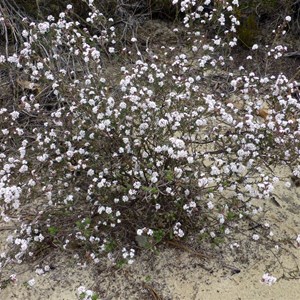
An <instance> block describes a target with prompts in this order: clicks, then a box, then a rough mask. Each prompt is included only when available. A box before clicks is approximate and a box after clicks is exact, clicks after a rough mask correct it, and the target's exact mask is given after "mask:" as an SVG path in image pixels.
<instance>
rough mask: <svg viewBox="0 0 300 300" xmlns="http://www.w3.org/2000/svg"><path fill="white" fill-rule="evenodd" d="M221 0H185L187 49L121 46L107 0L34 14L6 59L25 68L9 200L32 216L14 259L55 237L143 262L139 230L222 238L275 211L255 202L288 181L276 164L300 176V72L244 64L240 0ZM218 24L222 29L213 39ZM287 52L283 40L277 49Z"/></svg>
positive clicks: (9, 114)
mask: <svg viewBox="0 0 300 300" xmlns="http://www.w3.org/2000/svg"><path fill="white" fill-rule="evenodd" d="M178 2H179V1H173V3H174V4H176V3H178ZM200 2H201V3H202V2H203V1H200ZM210 2H211V1H205V2H204V3H202V4H201V5H198V4H197V3H198V1H180V10H181V12H182V13H185V18H184V19H183V27H184V29H185V31H184V32H185V35H184V36H181V37H180V38H181V39H184V41H185V42H186V45H187V47H189V49H186V51H184V50H182V49H176V47H173V46H171V45H170V47H165V46H163V47H162V49H159V50H157V53H155V54H153V53H154V50H153V49H147V50H146V51H145V53H143V55H142V54H141V53H140V51H139V50H138V49H136V53H135V55H133V54H132V53H133V50H132V49H131V50H130V49H127V48H124V49H122V50H121V49H119V48H118V46H117V39H118V38H119V39H121V37H118V30H117V28H115V26H114V25H113V24H114V21H113V19H111V18H107V17H105V16H104V15H103V14H102V13H101V12H100V11H99V10H98V9H97V8H96V7H95V6H94V5H93V1H89V7H90V9H91V12H90V14H89V16H88V18H87V19H86V22H85V24H80V23H79V22H78V21H76V22H75V21H72V19H71V15H70V14H71V11H72V7H70V6H68V9H67V10H66V12H64V13H61V14H60V15H59V18H58V19H57V20H55V18H54V17H53V16H49V17H48V18H47V21H44V22H39V23H34V22H32V23H29V22H28V23H26V22H25V21H26V20H24V26H25V27H26V26H27V27H26V28H24V30H23V31H22V36H23V38H24V41H23V46H22V49H21V50H20V52H18V53H14V54H12V55H10V56H8V57H5V56H1V57H0V62H1V64H3V65H5V66H7V67H8V68H10V69H12V70H14V72H16V74H20V73H21V72H22V74H23V76H24V80H23V79H22V81H20V82H19V83H18V84H19V85H20V89H19V91H18V93H17V94H18V96H16V99H13V100H12V101H9V102H8V104H7V105H6V104H5V105H4V104H3V107H0V129H1V132H2V134H3V138H1V139H0V150H1V152H0V176H1V177H0V203H1V206H0V212H1V218H2V219H3V220H4V221H5V222H9V221H10V220H11V219H12V218H13V217H14V216H15V215H17V216H18V218H17V221H15V222H17V223H18V224H19V226H18V229H17V231H16V232H15V233H14V235H13V236H10V237H9V239H8V244H9V245H10V247H11V248H12V249H14V251H15V252H13V254H7V255H6V254H5V255H2V256H1V257H2V258H3V261H4V260H6V261H10V262H18V263H19V262H22V260H23V259H24V258H25V257H26V255H28V256H30V257H32V256H34V255H35V253H38V252H39V251H38V249H40V248H41V247H42V245H43V244H44V243H47V245H53V246H55V247H60V246H59V245H61V248H62V249H64V250H69V249H77V250H78V253H80V254H82V256H83V257H88V260H91V261H93V262H94V263H98V262H99V259H100V257H101V256H103V255H104V254H105V255H107V257H109V258H110V259H111V260H112V261H114V258H115V257H122V258H123V259H125V260H127V261H128V263H132V262H133V258H134V256H135V247H137V245H136V242H135V237H136V236H141V235H144V236H147V238H149V239H150V238H151V239H154V240H155V241H160V240H161V239H162V238H164V237H173V238H183V237H185V236H186V235H187V233H188V232H190V231H192V232H194V233H195V232H196V234H198V233H199V232H200V235H204V234H205V233H208V234H207V235H208V237H209V239H212V240H214V239H215V240H217V238H219V237H224V236H225V235H226V236H229V235H231V234H234V232H235V230H238V226H237V223H238V222H239V221H240V220H241V219H243V218H244V216H247V218H251V217H252V216H254V215H256V214H258V213H260V212H261V209H260V208H257V207H255V206H254V205H253V204H252V200H257V199H259V200H261V201H264V200H267V199H269V198H270V197H271V195H272V193H273V191H274V187H275V185H276V184H277V183H278V182H279V181H280V180H281V178H278V177H277V176H275V175H274V172H273V169H272V167H273V166H275V165H276V164H279V163H281V164H282V165H284V166H288V167H290V168H291V171H292V172H293V175H294V176H296V177H300V164H299V153H300V148H299V135H300V113H299V112H300V110H299V108H300V99H299V97H298V96H297V95H298V94H296V93H295V92H294V91H295V90H296V89H297V88H298V87H297V84H298V83H297V82H295V81H293V80H292V79H289V78H287V76H285V75H284V74H278V75H276V76H275V75H268V73H259V72H257V71H256V70H252V69H249V70H248V69H247V68H246V67H244V66H238V67H236V66H234V64H233V62H234V57H232V56H230V55H229V56H228V55H226V54H228V53H230V51H231V48H233V47H236V45H237V38H236V36H235V33H236V28H237V27H238V26H239V20H238V18H237V16H235V15H234V11H235V8H234V7H238V6H239V2H238V1H231V3H227V2H221V1H218V4H217V8H216V9H207V6H209V5H210V4H211V3H210ZM207 10H208V12H206V11H207ZM212 22H217V25H216V26H217V27H218V28H220V30H219V33H218V35H214V36H213V38H212V39H211V40H209V39H208V38H207V37H206V36H205V34H204V33H205V30H206V28H207V27H208V26H210V24H212ZM85 26H86V27H85ZM95 28H97V30H96V29H95ZM99 28H100V29H99ZM174 32H177V31H176V30H175V31H174ZM132 42H133V43H137V40H136V39H133V40H132ZM174 49H175V50H174ZM258 49H259V47H258V45H254V46H253V47H252V50H249V51H253V53H254V54H253V56H254V55H255V51H258ZM150 50H151V51H150ZM284 51H286V48H285V47H284V46H282V45H274V47H270V48H267V50H266V57H267V59H268V60H269V61H270V60H277V59H280V58H281V56H282V54H283V53H284ZM150 52H151V55H150V54H149V53H150ZM181 52H182V53H181ZM251 53H252V52H251ZM125 54H126V55H125ZM122 55H124V57H125V58H124V61H122V65H121V66H120V65H119V59H121V57H122ZM247 59H248V60H251V59H252V56H251V55H250V56H248V57H247ZM245 60H246V59H245ZM112 65H114V66H117V67H115V68H114V67H112ZM224 73H225V74H226V75H224ZM214 75H216V76H219V77H220V78H223V80H224V82H222V84H224V88H220V89H218V88H216V85H215V84H213V85H212V82H213V76H214ZM222 84H221V85H222ZM1 105H2V104H1ZM283 180H285V181H286V178H283ZM32 206H34V207H36V209H32ZM28 207H30V208H31V209H29V210H28ZM15 219H16V218H15ZM195 224H197V228H195V226H194V225H195ZM250 237H252V238H253V239H254V240H256V241H257V240H259V239H261V238H262V235H261V234H260V233H259V234H258V233H253V232H252V233H251V235H250ZM297 241H298V240H297ZM237 245H238V244H237V243H235V244H233V245H232V247H238V246H237ZM16 248H17V250H16ZM127 249H130V250H127ZM116 251H120V252H121V254H120V255H119V256H118V255H116V256H114V255H115V252H116ZM86 253H88V255H86ZM3 264H4V262H1V266H2V265H3ZM38 272H39V273H42V272H44V270H39V271H38ZM81 293H87V291H85V290H82V291H81ZM88 296H90V293H88Z"/></svg>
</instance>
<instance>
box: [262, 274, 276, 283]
mask: <svg viewBox="0 0 300 300" xmlns="http://www.w3.org/2000/svg"><path fill="white" fill-rule="evenodd" d="M276 281H277V278H276V277H274V276H271V275H270V274H269V273H265V274H264V275H263V276H262V279H261V282H262V283H266V284H268V285H272V284H274V283H275V282H276Z"/></svg>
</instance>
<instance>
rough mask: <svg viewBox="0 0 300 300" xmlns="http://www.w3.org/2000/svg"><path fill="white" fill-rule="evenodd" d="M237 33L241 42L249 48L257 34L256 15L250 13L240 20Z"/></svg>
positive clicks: (255, 39)
mask: <svg viewBox="0 0 300 300" xmlns="http://www.w3.org/2000/svg"><path fill="white" fill-rule="evenodd" d="M237 34H238V38H239V41H240V42H241V44H242V45H243V46H245V47H247V48H251V47H252V46H253V44H255V42H256V41H257V38H258V35H259V28H258V24H257V19H256V16H255V15H250V16H247V17H246V18H245V19H244V20H242V21H241V25H240V26H239V27H238V29H237Z"/></svg>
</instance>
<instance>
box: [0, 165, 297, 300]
mask: <svg viewBox="0 0 300 300" xmlns="http://www.w3.org/2000/svg"><path fill="white" fill-rule="evenodd" d="M279 172H280V173H282V170H279ZM275 194H276V201H277V202H272V201H268V202H267V203H265V205H264V206H265V211H266V213H265V215H264V217H263V218H264V219H263V221H264V222H269V223H270V225H271V230H272V231H273V232H274V235H275V236H279V237H281V238H282V239H283V241H282V243H281V245H282V246H283V247H284V248H286V249H287V251H282V250H276V248H273V247H271V248H270V249H268V250H266V249H265V248H264V247H262V246H261V245H260V243H256V242H249V241H246V240H245V243H244V246H243V247H241V248H239V249H235V250H232V249H229V247H227V246H224V247H223V248H222V249H221V250H220V251H219V252H220V259H218V258H213V259H209V260H206V261H204V260H203V259H202V258H199V257H198V256H197V255H194V253H192V252H189V251H186V250H187V249H184V248H180V247H179V248H178V247H177V248H176V247H175V248H174V247H173V248H172V247H165V248H161V249H160V250H159V252H158V253H144V254H142V255H141V256H140V257H138V258H137V260H136V262H135V263H134V264H133V265H132V266H126V267H123V268H122V269H116V268H115V267H113V266H111V265H108V264H107V262H106V263H104V262H103V263H101V264H100V266H98V268H97V270H95V268H94V269H93V270H92V269H91V268H90V267H89V266H78V265H77V263H76V260H73V259H70V258H64V257H63V256H62V255H58V254H57V253H52V254H50V255H49V256H48V257H46V258H45V259H44V260H43V261H40V262H39V264H38V265H37V264H35V265H25V266H15V267H14V269H12V270H8V271H7V272H8V273H7V274H9V272H10V274H11V273H16V274H17V280H16V282H15V283H9V284H8V285H7V287H6V288H4V289H2V290H1V291H0V299H24V300H39V299H49V300H56V299H59V300H73V299H78V296H77V288H78V287H79V286H82V285H83V286H85V287H86V288H89V289H92V290H94V291H97V292H98V295H99V299H102V300H103V299H106V300H108V299H110V300H113V299H116V300H117V299H132V300H134V299H139V300H140V299H164V300H167V299H172V300H173V299H174V300H177V299H178V300H210V299H212V300H216V299H222V300H252V299H253V300H254V299H265V300H281V299H282V300H294V299H299V295H300V279H299V278H300V271H299V265H300V248H299V247H298V246H297V243H296V240H295V239H296V237H297V235H298V234H299V233H300V217H299V216H300V188H297V187H295V186H292V187H291V188H290V189H287V188H285V187H284V185H283V184H281V185H279V186H278V188H277V190H276V192H275ZM0 234H1V240H2V243H1V244H2V247H3V245H4V243H3V242H4V239H5V236H6V235H7V232H5V231H1V232H0ZM285 238H292V240H293V241H295V242H292V243H288V242H285V240H286V239H285ZM46 265H48V266H50V267H51V268H50V270H49V271H48V272H46V273H45V274H43V275H37V274H36V272H35V270H36V268H37V267H44V266H46ZM266 272H268V273H270V274H272V275H273V276H275V277H276V278H277V279H278V281H277V282H276V283H275V284H273V285H272V286H269V285H267V284H264V283H262V282H261V278H262V275H263V274H264V273H266ZM32 278H34V279H35V281H36V283H35V285H34V286H32V287H29V286H28V285H27V284H26V282H28V280H30V279H32Z"/></svg>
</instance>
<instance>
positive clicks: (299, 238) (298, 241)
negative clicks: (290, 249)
mask: <svg viewBox="0 0 300 300" xmlns="http://www.w3.org/2000/svg"><path fill="white" fill-rule="evenodd" d="M296 242H297V244H298V246H299V247H300V234H298V236H297V238H296Z"/></svg>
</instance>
